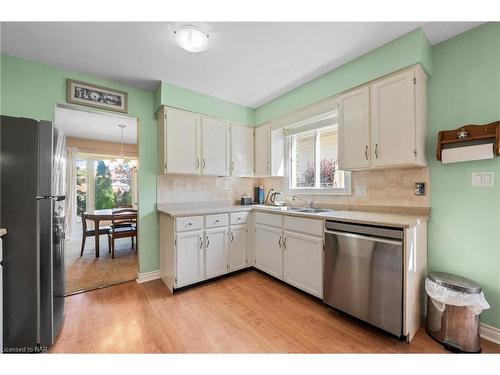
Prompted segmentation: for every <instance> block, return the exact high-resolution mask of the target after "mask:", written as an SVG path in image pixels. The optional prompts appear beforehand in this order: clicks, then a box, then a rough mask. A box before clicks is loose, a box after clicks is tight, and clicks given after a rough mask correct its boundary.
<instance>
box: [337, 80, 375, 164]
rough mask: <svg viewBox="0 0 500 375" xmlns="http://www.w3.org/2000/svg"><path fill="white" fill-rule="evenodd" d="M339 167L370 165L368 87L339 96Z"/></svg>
mask: <svg viewBox="0 0 500 375" xmlns="http://www.w3.org/2000/svg"><path fill="white" fill-rule="evenodd" d="M338 118H339V168H340V169H341V170H356V169H366V168H369V167H370V88H369V87H368V86H365V87H363V88H361V89H356V90H354V91H351V92H349V93H347V94H344V95H342V96H341V97H340V98H339V117H338Z"/></svg>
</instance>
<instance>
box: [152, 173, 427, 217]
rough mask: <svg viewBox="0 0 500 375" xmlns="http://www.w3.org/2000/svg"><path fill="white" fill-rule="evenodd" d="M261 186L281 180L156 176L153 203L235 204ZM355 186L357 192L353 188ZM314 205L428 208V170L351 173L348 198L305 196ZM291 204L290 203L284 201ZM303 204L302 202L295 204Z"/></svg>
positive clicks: (279, 184)
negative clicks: (418, 190)
mask: <svg viewBox="0 0 500 375" xmlns="http://www.w3.org/2000/svg"><path fill="white" fill-rule="evenodd" d="M415 182H425V189H426V192H425V195H424V196H416V195H415ZM258 185H264V187H265V189H266V190H265V191H266V194H267V192H268V191H269V189H270V188H275V189H276V190H279V191H283V190H284V180H283V178H282V177H269V178H242V177H202V176H180V175H160V176H158V177H157V202H158V203H175V202H210V201H226V202H227V201H233V202H239V199H240V197H241V196H242V195H244V194H247V195H249V196H250V197H252V198H253V187H254V186H258ZM357 186H358V189H356V187H357ZM302 197H303V198H304V199H306V200H312V199H316V204H317V205H320V206H321V205H324V206H331V207H332V208H342V209H350V210H358V209H359V210H361V209H370V208H373V209H374V210H381V211H383V210H389V211H390V209H391V208H401V207H413V208H417V209H418V208H428V207H429V204H430V176H429V168H395V169H381V170H367V171H355V172H352V195H307V196H304V195H302ZM288 204H294V202H288ZM297 204H299V205H303V202H297Z"/></svg>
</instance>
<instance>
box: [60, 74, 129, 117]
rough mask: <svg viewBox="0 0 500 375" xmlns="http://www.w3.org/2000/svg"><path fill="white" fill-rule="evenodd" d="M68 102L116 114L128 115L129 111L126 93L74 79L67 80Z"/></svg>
mask: <svg viewBox="0 0 500 375" xmlns="http://www.w3.org/2000/svg"><path fill="white" fill-rule="evenodd" d="M66 100H67V102H68V103H73V104H81V105H86V106H89V107H94V108H101V109H108V110H111V111H116V112H125V113H127V110H128V97H127V93H126V92H125V91H119V90H113V89H110V88H107V87H102V86H97V85H93V84H90V83H85V82H80V81H74V80H72V79H67V80H66Z"/></svg>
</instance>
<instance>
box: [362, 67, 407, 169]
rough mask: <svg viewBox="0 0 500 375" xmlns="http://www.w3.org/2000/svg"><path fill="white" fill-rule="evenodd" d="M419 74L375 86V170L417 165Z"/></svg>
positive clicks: (391, 79) (373, 115)
mask: <svg viewBox="0 0 500 375" xmlns="http://www.w3.org/2000/svg"><path fill="white" fill-rule="evenodd" d="M414 78H415V74H414V72H413V71H408V72H404V73H401V74H397V75H394V76H391V77H388V78H385V79H382V80H380V81H377V82H375V83H374V84H373V85H372V87H371V98H372V107H371V111H372V128H371V138H372V160H373V166H374V167H384V166H405V165H411V164H414V163H415V86H414V85H415V83H414Z"/></svg>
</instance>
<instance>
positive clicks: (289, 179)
mask: <svg viewBox="0 0 500 375" xmlns="http://www.w3.org/2000/svg"><path fill="white" fill-rule="evenodd" d="M333 127H336V128H337V140H338V123H337V124H336V125H328V126H324V127H320V128H317V129H313V130H308V131H304V132H301V133H297V134H293V135H290V136H287V137H286V139H285V169H284V182H285V194H287V195H351V194H352V188H351V172H350V171H343V174H344V187H343V188H332V189H328V188H317V187H309V188H293V187H292V183H293V181H295V177H296V176H295V170H294V168H293V166H294V155H293V150H294V149H295V145H294V143H295V141H296V137H297V136H301V135H307V134H315V141H314V166H315V174H314V176H315V186H319V185H320V182H321V173H318V171H319V168H320V148H319V147H318V145H319V142H320V133H321V132H322V131H324V130H327V129H330V128H333Z"/></svg>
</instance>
